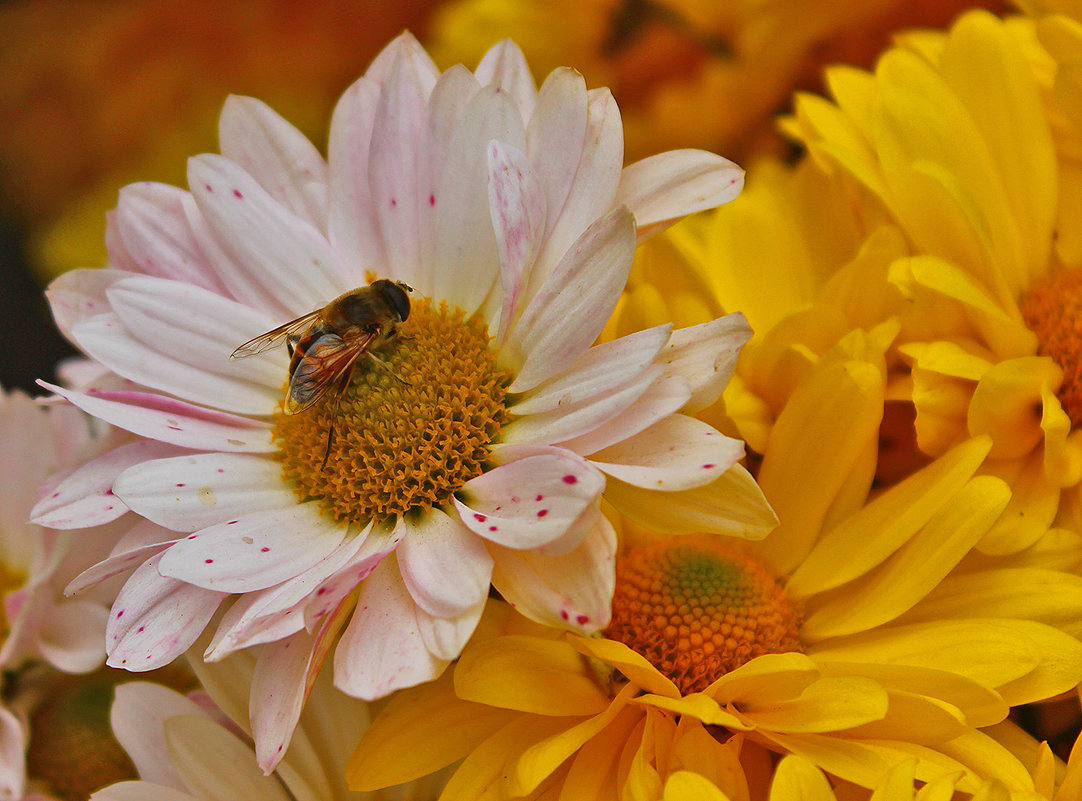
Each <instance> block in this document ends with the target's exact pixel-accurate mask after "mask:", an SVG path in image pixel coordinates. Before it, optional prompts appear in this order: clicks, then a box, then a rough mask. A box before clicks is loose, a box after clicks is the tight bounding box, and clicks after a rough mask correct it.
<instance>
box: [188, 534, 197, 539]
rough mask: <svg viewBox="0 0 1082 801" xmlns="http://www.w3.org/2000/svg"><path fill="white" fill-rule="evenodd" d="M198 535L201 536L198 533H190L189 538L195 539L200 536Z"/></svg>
mask: <svg viewBox="0 0 1082 801" xmlns="http://www.w3.org/2000/svg"><path fill="white" fill-rule="evenodd" d="M198 536H199V535H198V534H189V535H188V539H190V540H194V539H195V538H196V537H198Z"/></svg>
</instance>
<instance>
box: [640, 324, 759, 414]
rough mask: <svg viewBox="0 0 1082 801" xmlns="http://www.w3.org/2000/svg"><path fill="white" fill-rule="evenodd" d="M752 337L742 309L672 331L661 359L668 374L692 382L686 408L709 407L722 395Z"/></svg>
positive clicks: (692, 410)
mask: <svg viewBox="0 0 1082 801" xmlns="http://www.w3.org/2000/svg"><path fill="white" fill-rule="evenodd" d="M749 339H751V327H750V326H748V321H747V320H746V319H745V318H744V315H743V314H740V313H736V314H727V315H725V316H724V317H719V318H718V319H716V320H711V321H709V322H706V323H702V324H700V325H693V326H691V327H690V328H678V329H676V330H675V331H673V332H672V338H671V339H670V340H669V344H668V345H667V346H666V347H665V349H664V350H663V351H662V354H661V359H660V361H662V362H663V363H664V364H665V372H666V374H668V375H679V376H682V377H683V378H685V379H686V380H687V381H688V383H689V384H690V385H691V392H692V394H691V400H690V401H689V402H688V405H687V406H686V407H685V411H688V412H697V411H699V410H700V409H705V408H706V407H707V406H709V405H711V404H712V403H713V402H714V401H716V400H717V399H718V398H719V397H720V396H721V393H722V392H723V391H724V390H725V387H726V385H727V384H728V383H729V379H730V378H732V375H733V370H734V369H736V359H737V356H739V355H740V348H741V347H742V346H743V345H744V343H745V342H747V341H748V340H749Z"/></svg>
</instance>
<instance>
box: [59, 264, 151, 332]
mask: <svg viewBox="0 0 1082 801" xmlns="http://www.w3.org/2000/svg"><path fill="white" fill-rule="evenodd" d="M132 275H133V274H132V273H129V272H125V271H123V270H116V269H112V268H109V267H105V268H102V269H97V270H71V271H69V272H66V273H64V274H63V275H61V276H59V277H58V278H56V279H55V280H54V281H53V282H52V283H51V284H49V288H48V289H47V290H45V297H46V298H47V299H48V301H49V308H50V310H51V311H52V313H53V320H55V321H56V327H57V328H59V329H60V333H62V334H63V335H64V336H66V337H67V338H68V339H71V329H72V326H74V325H75V324H76V323H80V322H82V321H83V320H86V319H88V318H90V317H96V316H97V315H99V314H102V313H103V312H107V311H109V301H108V300H107V299H106V297H105V290H107V289H108V288H109V287H110V286H112V285H113V284H115V283H116V282H117V281H119V280H121V279H122V278H130V277H132Z"/></svg>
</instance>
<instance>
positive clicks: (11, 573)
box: [0, 562, 26, 642]
mask: <svg viewBox="0 0 1082 801" xmlns="http://www.w3.org/2000/svg"><path fill="white" fill-rule="evenodd" d="M24 584H26V576H24V575H23V574H22V573H19V572H17V571H15V570H12V569H11V568H10V567H8V566H7V565H6V564H4V563H3V562H0V642H2V641H4V640H6V639H7V636H8V634H10V633H11V621H10V620H8V616H7V608H6V606H7V605H6V604H5V603H4V600H5V599H6V598H7V596H8V593H11V592H14V591H15V590H17V589H19V588H20V587H22V586H23V585H24Z"/></svg>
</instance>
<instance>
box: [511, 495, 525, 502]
mask: <svg viewBox="0 0 1082 801" xmlns="http://www.w3.org/2000/svg"><path fill="white" fill-rule="evenodd" d="M521 500H522V498H520V497H518V496H517V495H512V496H511V503H518V502H519V501H521Z"/></svg>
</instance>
